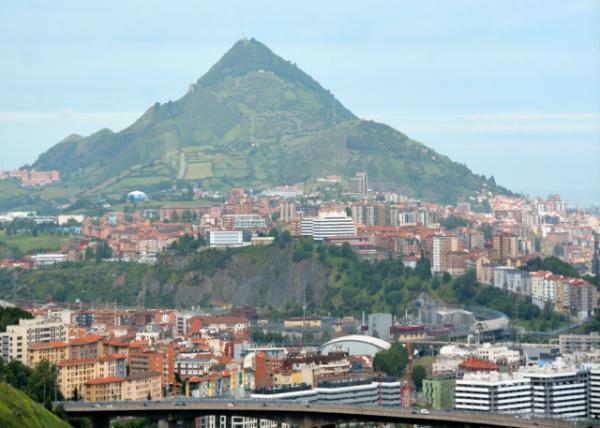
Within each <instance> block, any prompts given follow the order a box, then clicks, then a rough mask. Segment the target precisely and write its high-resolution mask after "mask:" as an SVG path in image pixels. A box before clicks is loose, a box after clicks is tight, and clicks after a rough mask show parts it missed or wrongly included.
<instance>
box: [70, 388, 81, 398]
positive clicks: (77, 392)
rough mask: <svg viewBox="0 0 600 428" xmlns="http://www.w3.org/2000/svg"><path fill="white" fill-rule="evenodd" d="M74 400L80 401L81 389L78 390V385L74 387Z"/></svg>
mask: <svg viewBox="0 0 600 428" xmlns="http://www.w3.org/2000/svg"><path fill="white" fill-rule="evenodd" d="M71 400H73V401H79V391H77V387H75V388H74V389H73V396H72V397H71Z"/></svg>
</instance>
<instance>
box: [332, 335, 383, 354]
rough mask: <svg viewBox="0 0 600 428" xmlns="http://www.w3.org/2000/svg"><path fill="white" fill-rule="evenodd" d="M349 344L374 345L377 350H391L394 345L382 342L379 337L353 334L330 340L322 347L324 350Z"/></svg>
mask: <svg viewBox="0 0 600 428" xmlns="http://www.w3.org/2000/svg"><path fill="white" fill-rule="evenodd" d="M347 342H358V343H364V344H367V345H372V346H375V347H377V348H380V349H381V350H385V349H390V347H391V346H392V345H390V343H389V342H386V341H385V340H382V339H378V338H377V337H373V336H362V335H360V334H351V335H349V336H342V337H337V338H335V339H333V340H330V341H329V342H327V343H324V344H322V345H321V346H320V347H321V348H324V347H326V346H330V345H335V344H341V343H347Z"/></svg>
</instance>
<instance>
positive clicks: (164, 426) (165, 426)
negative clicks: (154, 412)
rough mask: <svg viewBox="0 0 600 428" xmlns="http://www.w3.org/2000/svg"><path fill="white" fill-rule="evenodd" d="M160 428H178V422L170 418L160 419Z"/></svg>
mask: <svg viewBox="0 0 600 428" xmlns="http://www.w3.org/2000/svg"><path fill="white" fill-rule="evenodd" d="M158 428H177V421H176V420H174V419H170V418H162V419H159V420H158Z"/></svg>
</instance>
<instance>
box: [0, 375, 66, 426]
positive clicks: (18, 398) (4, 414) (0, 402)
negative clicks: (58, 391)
mask: <svg viewBox="0 0 600 428" xmlns="http://www.w3.org/2000/svg"><path fill="white" fill-rule="evenodd" d="M0 426H1V427H2V428H69V427H70V426H71V425H69V424H67V423H66V422H64V421H63V420H61V419H59V418H58V417H57V416H56V415H54V414H53V413H52V412H50V411H48V410H47V409H45V408H44V407H43V406H42V405H41V404H38V403H35V402H34V401H33V400H31V398H29V397H28V396H27V395H26V394H25V393H23V392H21V391H19V390H17V389H15V388H13V387H12V386H10V385H8V384H6V383H4V382H0Z"/></svg>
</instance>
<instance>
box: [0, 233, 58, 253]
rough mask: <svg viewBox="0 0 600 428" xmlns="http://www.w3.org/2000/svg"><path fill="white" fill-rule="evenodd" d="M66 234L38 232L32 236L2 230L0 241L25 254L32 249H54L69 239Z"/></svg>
mask: <svg viewBox="0 0 600 428" xmlns="http://www.w3.org/2000/svg"><path fill="white" fill-rule="evenodd" d="M69 239H70V237H69V236H68V235H50V234H39V235H38V236H33V235H31V234H29V233H22V234H18V235H6V233H5V232H4V231H2V232H0V241H2V242H4V243H6V245H8V246H9V247H15V248H17V249H18V250H19V251H20V252H21V253H24V254H27V253H30V252H33V251H37V250H41V251H56V250H58V249H60V245H61V244H63V243H65V242H67V241H69Z"/></svg>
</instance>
